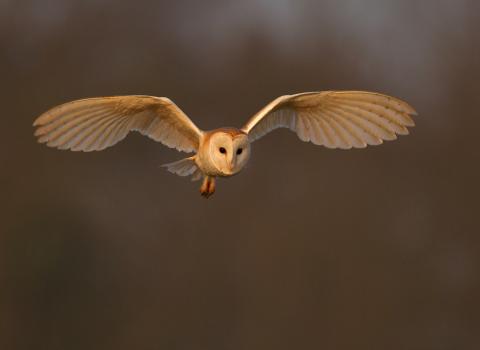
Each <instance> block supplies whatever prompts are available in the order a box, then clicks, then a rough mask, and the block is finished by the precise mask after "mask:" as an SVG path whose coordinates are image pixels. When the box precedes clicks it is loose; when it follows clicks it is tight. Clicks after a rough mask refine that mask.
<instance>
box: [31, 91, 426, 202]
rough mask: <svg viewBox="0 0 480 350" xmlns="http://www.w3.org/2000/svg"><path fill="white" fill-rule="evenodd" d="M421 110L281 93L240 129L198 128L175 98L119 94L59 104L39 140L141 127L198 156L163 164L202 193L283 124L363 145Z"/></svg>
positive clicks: (84, 138) (355, 97) (395, 102)
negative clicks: (189, 178) (195, 183)
mask: <svg viewBox="0 0 480 350" xmlns="http://www.w3.org/2000/svg"><path fill="white" fill-rule="evenodd" d="M416 114H417V113H416V112H415V110H414V109H413V108H412V107H411V106H409V105H408V104H407V103H406V102H403V101H401V100H399V99H396V98H394V97H390V96H387V95H383V94H380V93H374V92H366V91H323V92H306V93H299V94H294V95H285V96H280V97H278V98H277V99H275V100H273V101H272V102H270V103H269V104H267V105H266V106H265V107H264V108H262V109H261V110H260V111H259V112H257V113H256V114H254V115H253V116H252V117H251V118H250V119H249V120H248V121H247V123H246V124H245V125H244V126H243V127H242V128H240V129H237V128H232V127H228V128H219V129H215V130H210V131H203V130H200V129H199V128H198V127H197V126H196V125H195V124H194V123H193V122H192V121H191V120H190V119H189V118H188V117H187V115H186V114H185V113H183V112H182V110H180V108H178V107H177V106H176V105H175V104H174V103H173V102H172V101H171V100H170V99H168V98H166V97H154V96H142V95H132V96H114V97H99V98H88V99H83V100H77V101H73V102H69V103H65V104H62V105H60V106H57V107H54V108H52V109H51V110H49V111H47V112H45V113H44V114H42V115H41V116H40V117H38V118H37V119H36V120H35V122H34V124H33V125H34V127H36V130H35V136H36V137H38V141H39V142H40V143H46V144H47V146H50V147H56V148H58V149H62V150H65V149H70V150H72V151H85V152H88V151H100V150H103V149H105V148H107V147H110V146H113V145H114V144H116V143H117V142H119V141H121V140H123V139H124V138H125V137H126V136H127V134H128V133H129V132H130V131H138V132H140V133H141V134H143V135H146V136H148V137H150V138H151V139H153V140H155V141H158V142H161V143H162V144H164V145H166V146H168V147H171V148H176V149H177V150H178V151H183V152H188V153H191V152H193V153H195V154H194V155H193V156H190V157H187V158H184V159H181V160H179V161H176V162H173V163H169V164H165V165H163V166H164V167H166V168H167V169H168V171H170V172H172V173H174V174H177V175H180V176H190V175H191V176H192V180H200V179H202V178H203V183H202V185H201V187H200V193H201V194H202V196H204V197H206V198H208V197H209V196H211V195H212V194H213V193H214V192H215V178H217V177H229V176H233V175H235V174H238V173H239V172H240V171H241V170H242V169H243V168H244V167H245V165H246V164H247V162H248V159H249V157H250V152H251V147H250V146H251V144H252V143H253V142H254V141H255V140H258V139H259V138H261V137H262V136H264V135H265V134H267V133H269V132H270V131H272V130H274V129H277V128H288V129H290V130H291V131H293V132H295V133H296V134H297V135H298V137H299V138H300V140H302V141H305V142H307V141H310V142H312V143H313V144H315V145H323V146H325V147H327V148H341V149H350V148H352V147H353V148H363V147H366V146H367V145H378V144H381V143H382V142H383V140H393V139H396V135H397V134H399V135H405V134H408V130H407V127H411V126H413V125H414V122H413V120H412V116H413V115H416Z"/></svg>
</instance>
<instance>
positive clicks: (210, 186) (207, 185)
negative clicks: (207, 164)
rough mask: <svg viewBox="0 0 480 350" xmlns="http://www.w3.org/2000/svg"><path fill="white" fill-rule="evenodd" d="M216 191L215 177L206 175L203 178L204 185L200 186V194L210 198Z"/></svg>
mask: <svg viewBox="0 0 480 350" xmlns="http://www.w3.org/2000/svg"><path fill="white" fill-rule="evenodd" d="M214 193H215V178H214V177H211V176H205V178H204V179H203V183H202V187H200V194H201V195H202V196H203V197H205V198H208V197H210V196H211V195H212V194H214Z"/></svg>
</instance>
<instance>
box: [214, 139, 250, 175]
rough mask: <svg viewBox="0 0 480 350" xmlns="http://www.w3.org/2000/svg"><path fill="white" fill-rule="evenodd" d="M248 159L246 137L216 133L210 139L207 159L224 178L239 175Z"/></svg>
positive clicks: (248, 144) (248, 146) (247, 141)
mask: <svg viewBox="0 0 480 350" xmlns="http://www.w3.org/2000/svg"><path fill="white" fill-rule="evenodd" d="M249 157H250V142H249V140H248V136H247V135H246V134H244V133H241V132H229V131H216V132H214V133H213V134H212V135H211V137H210V142H209V158H210V160H211V161H212V163H213V165H214V167H215V168H216V169H217V171H218V172H219V173H220V174H222V175H224V176H231V175H235V174H237V173H239V172H240V171H241V170H242V168H243V167H244V166H245V164H247V162H248V158H249Z"/></svg>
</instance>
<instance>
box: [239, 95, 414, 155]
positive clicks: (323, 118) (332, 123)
mask: <svg viewBox="0 0 480 350" xmlns="http://www.w3.org/2000/svg"><path fill="white" fill-rule="evenodd" d="M412 115H416V112H415V110H414V109H413V108H412V107H410V106H409V105H408V104H407V103H406V102H403V101H401V100H399V99H397V98H394V97H390V96H387V95H383V94H379V93H374V92H366V91H323V92H306V93H300V94H296V95H285V96H280V97H278V98H277V99H275V100H273V101H272V102H270V103H269V104H268V105H266V106H265V107H264V108H263V109H261V110H260V111H259V112H258V113H257V114H255V115H254V116H253V117H252V118H250V120H249V121H248V122H247V123H246V124H245V126H244V127H243V128H242V130H243V131H244V132H245V133H247V134H248V136H249V139H250V140H251V141H254V140H257V139H259V138H261V137H262V136H264V135H265V134H267V133H269V132H270V131H272V130H274V129H277V128H289V129H290V130H292V131H294V132H296V133H297V135H298V137H299V138H300V139H301V140H302V141H311V142H313V143H314V144H316V145H324V146H326V147H328V148H343V149H349V148H352V147H355V148H362V147H366V146H367V145H378V144H381V143H382V142H383V140H393V139H395V138H396V134H399V135H405V134H408V130H407V127H408V126H413V125H414V122H413V120H412V118H411V116H412Z"/></svg>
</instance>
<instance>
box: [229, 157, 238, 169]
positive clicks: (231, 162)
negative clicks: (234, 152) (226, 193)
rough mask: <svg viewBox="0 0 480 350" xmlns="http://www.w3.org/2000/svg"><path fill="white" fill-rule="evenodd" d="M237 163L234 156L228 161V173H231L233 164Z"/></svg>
mask: <svg viewBox="0 0 480 350" xmlns="http://www.w3.org/2000/svg"><path fill="white" fill-rule="evenodd" d="M236 164H237V159H236V158H235V157H234V158H233V159H232V160H231V161H230V164H229V166H228V170H229V171H230V173H233V169H234V168H235V165H236Z"/></svg>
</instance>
